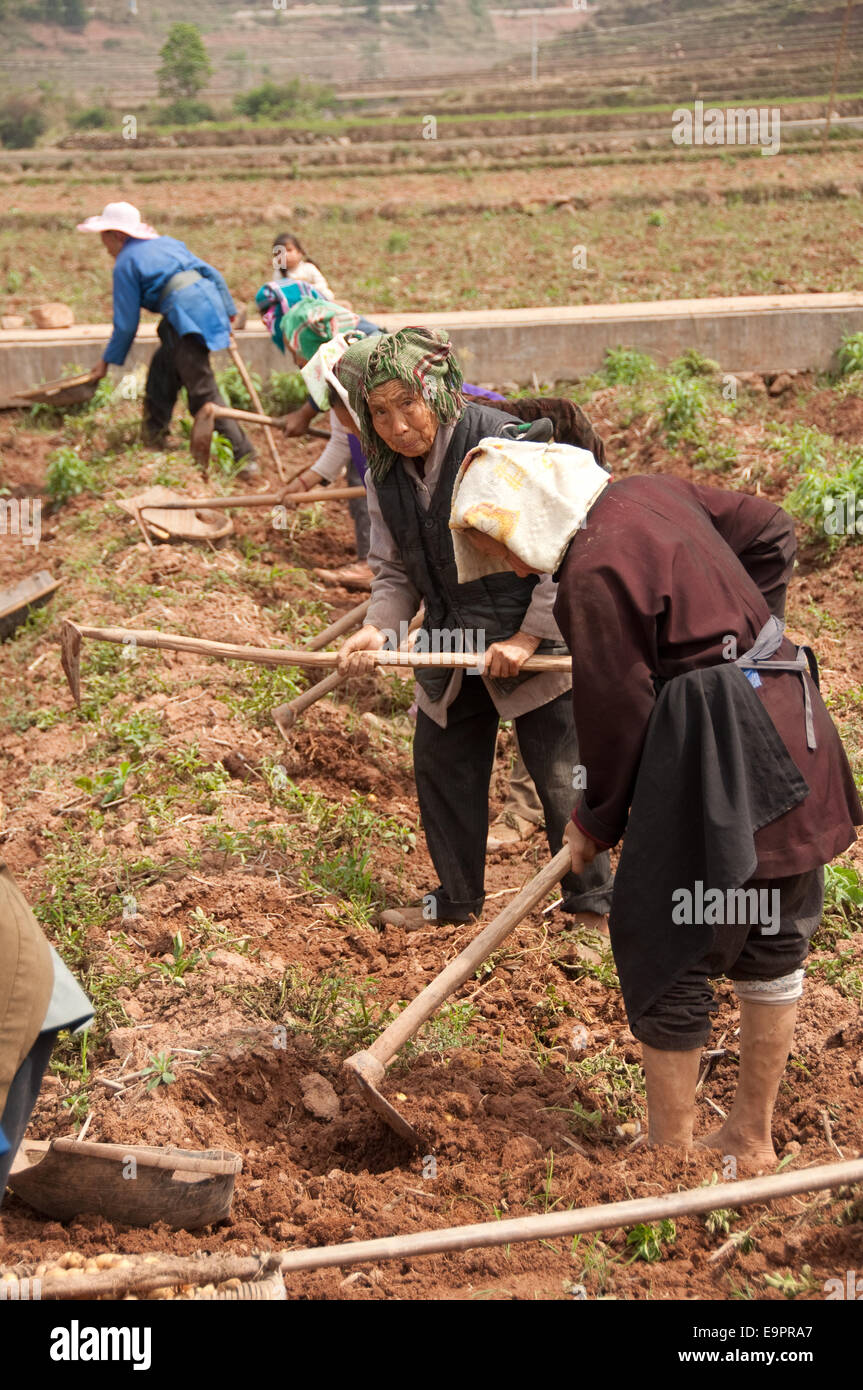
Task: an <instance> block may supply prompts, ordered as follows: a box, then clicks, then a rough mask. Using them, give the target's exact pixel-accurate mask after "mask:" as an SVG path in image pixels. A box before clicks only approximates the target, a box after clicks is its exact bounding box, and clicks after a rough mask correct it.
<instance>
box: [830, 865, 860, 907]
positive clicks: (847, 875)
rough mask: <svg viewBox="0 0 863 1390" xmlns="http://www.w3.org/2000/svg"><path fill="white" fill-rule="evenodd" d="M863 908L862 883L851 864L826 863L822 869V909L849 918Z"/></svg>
mask: <svg viewBox="0 0 863 1390" xmlns="http://www.w3.org/2000/svg"><path fill="white" fill-rule="evenodd" d="M858 908H863V883H861V882H860V875H859V873H858V872H857V870H856V869H855V868H854V866H853V864H828V865H827V866H826V867H825V869H824V911H825V913H832V914H835V915H838V916H842V917H845V918H849V917H851V916H853V915H855V914H856V912H857V909H858Z"/></svg>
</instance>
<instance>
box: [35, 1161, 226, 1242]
mask: <svg viewBox="0 0 863 1390" xmlns="http://www.w3.org/2000/svg"><path fill="white" fill-rule="evenodd" d="M242 1166H243V1160H242V1158H241V1157H240V1155H239V1154H235V1153H232V1152H231V1151H230V1150H229V1149H207V1150H205V1151H203V1152H199V1153H195V1152H192V1151H191V1150H188V1149H174V1148H165V1149H160V1148H154V1147H152V1146H150V1145H148V1144H128V1145H123V1144H95V1143H89V1142H87V1141H85V1142H83V1143H79V1142H78V1141H77V1140H75V1139H54V1140H53V1141H52V1142H51V1143H47V1142H45V1141H43V1140H29V1141H28V1140H25V1141H24V1143H23V1144H22V1145H21V1148H20V1149H19V1151H18V1155H17V1157H16V1159H15V1163H14V1165H13V1168H12V1172H11V1173H10V1175H9V1179H8V1182H9V1186H10V1187H11V1188H12V1191H13V1192H14V1193H15V1194H16V1196H18V1197H20V1198H21V1199H22V1200H23V1201H25V1202H27V1203H28V1204H29V1205H30V1206H31V1207H35V1209H36V1210H37V1211H40V1212H42V1213H43V1214H44V1215H46V1216H52V1217H54V1218H55V1220H57V1221H70V1220H72V1219H73V1218H74V1217H77V1216H81V1215H83V1214H84V1213H85V1212H87V1213H93V1214H96V1215H99V1216H104V1217H106V1218H107V1219H108V1220H109V1221H115V1222H117V1221H118V1222H122V1223H123V1224H125V1225H128V1226H150V1225H152V1224H153V1223H154V1222H156V1221H164V1222H165V1223H166V1224H167V1225H168V1226H170V1227H171V1228H172V1229H174V1230H179V1229H185V1230H194V1229H195V1228H196V1227H198V1226H209V1225H211V1224H212V1223H213V1222H215V1221H223V1220H224V1219H225V1217H226V1216H227V1215H228V1213H229V1212H230V1210H231V1201H232V1200H233V1196H234V1180H235V1178H236V1176H237V1174H238V1173H239V1172H240V1170H241V1168H242Z"/></svg>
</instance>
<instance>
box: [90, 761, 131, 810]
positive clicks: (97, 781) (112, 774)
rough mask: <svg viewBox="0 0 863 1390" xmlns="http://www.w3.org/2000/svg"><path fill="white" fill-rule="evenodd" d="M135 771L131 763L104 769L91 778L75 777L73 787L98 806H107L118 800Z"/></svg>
mask: <svg viewBox="0 0 863 1390" xmlns="http://www.w3.org/2000/svg"><path fill="white" fill-rule="evenodd" d="M137 771H138V768H137V767H133V766H132V764H131V763H120V765H119V767H106V768H104V769H103V770H102V771H101V772H97V773H96V774H95V775H94V776H93V777H76V778H75V786H76V787H80V788H81V790H82V791H85V792H87V793H88V795H89V796H92V797H93V798H94V800H96V801H98V804H99V805H100V806H108V805H109V804H110V803H111V802H112V801H119V800H120V797H121V796H122V795H123V792H124V791H125V790H126V783H127V781H128V780H129V776H130V774H131V773H132V772H137Z"/></svg>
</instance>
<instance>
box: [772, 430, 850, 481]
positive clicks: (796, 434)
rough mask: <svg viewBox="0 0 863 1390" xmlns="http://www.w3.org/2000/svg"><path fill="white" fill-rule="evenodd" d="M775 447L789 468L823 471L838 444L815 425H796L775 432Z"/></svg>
mask: <svg viewBox="0 0 863 1390" xmlns="http://www.w3.org/2000/svg"><path fill="white" fill-rule="evenodd" d="M773 447H774V448H776V449H778V450H779V453H780V454H781V455H782V461H783V463H784V464H785V465H786V466H787V467H788V468H793V469H795V470H798V471H799V470H800V469H804V468H814V469H823V468H826V467H827V462H828V459H830V458H831V456H832V455H833V454H835V451H836V447H837V446H836V442H835V440H834V439H833V438H832V436H831V435H829V434H824V433H823V432H822V431H821V430H818V429H816V428H815V427H814V425H801V424H799V423H798V424H794V425H792V426H791V427H790V428H788V427H780V428H778V429H777V430H776V432H775V438H774V443H773Z"/></svg>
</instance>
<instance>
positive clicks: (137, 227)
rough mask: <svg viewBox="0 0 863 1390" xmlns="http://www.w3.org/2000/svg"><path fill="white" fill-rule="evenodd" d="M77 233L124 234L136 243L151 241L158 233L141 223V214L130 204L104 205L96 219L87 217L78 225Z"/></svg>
mask: <svg viewBox="0 0 863 1390" xmlns="http://www.w3.org/2000/svg"><path fill="white" fill-rule="evenodd" d="M78 231H79V232H125V233H126V236H130V237H135V238H136V239H137V240H138V241H152V240H153V238H154V237H157V236H158V235H159V233H158V232H157V231H155V230H154V228H152V227H150V226H148V224H147V223H146V222H142V221H141V214H140V212H139V211H138V209H137V208H136V207H134V206H133V204H132V203H106V204H105V206H104V207H103V209H102V211H101V212H100V213H99V216H98V217H88V218H87V220H86V222H79V223H78Z"/></svg>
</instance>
